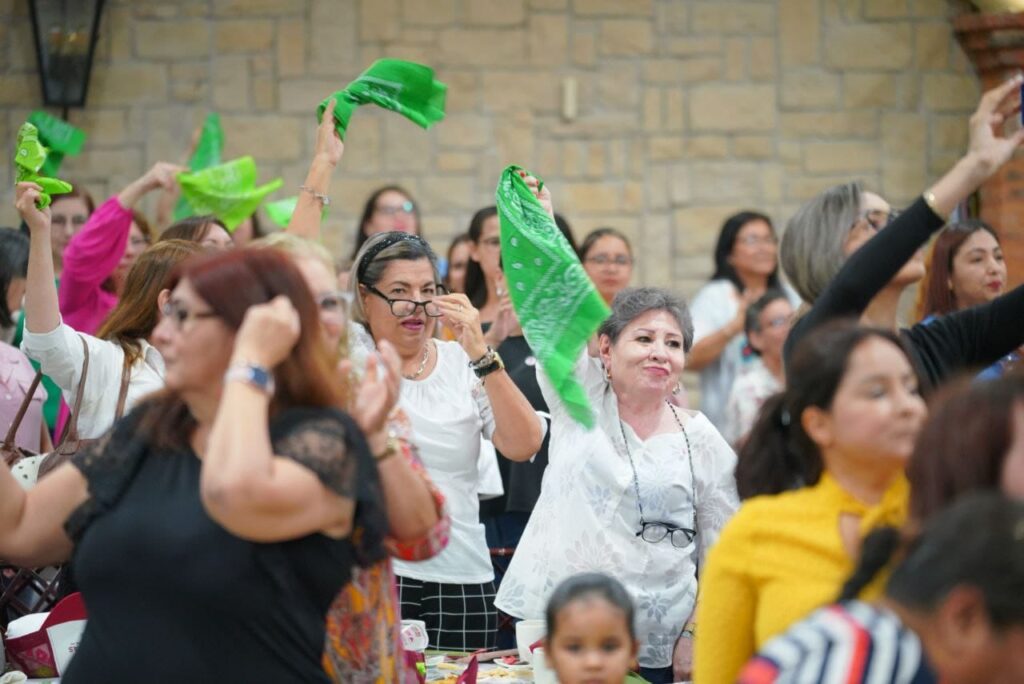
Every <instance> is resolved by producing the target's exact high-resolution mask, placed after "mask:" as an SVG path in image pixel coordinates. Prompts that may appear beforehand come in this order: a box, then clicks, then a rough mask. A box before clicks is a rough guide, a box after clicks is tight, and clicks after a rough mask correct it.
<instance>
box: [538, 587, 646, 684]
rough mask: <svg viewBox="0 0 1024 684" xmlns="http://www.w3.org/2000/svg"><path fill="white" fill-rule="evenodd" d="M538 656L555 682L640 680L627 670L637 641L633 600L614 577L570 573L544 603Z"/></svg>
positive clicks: (592, 683) (606, 683)
mask: <svg viewBox="0 0 1024 684" xmlns="http://www.w3.org/2000/svg"><path fill="white" fill-rule="evenodd" d="M546 618H547V636H546V637H545V639H544V657H545V659H546V661H547V664H548V666H549V667H550V668H551V669H553V670H554V671H555V674H556V675H557V676H558V681H559V683H560V684H584V683H585V684H622V683H623V682H641V681H643V680H642V679H639V678H638V677H637V676H636V675H633V674H631V673H630V665H632V664H633V663H634V662H635V660H636V655H637V651H638V650H639V647H640V644H639V642H638V641H637V639H636V633H635V631H634V628H633V601H632V600H631V599H630V597H629V594H628V593H627V592H626V590H625V588H623V586H622V585H621V584H620V583H619V582H618V581H617V580H615V579H613V578H611V577H608V576H607V575H602V574H600V573H585V574H581V575H574V576H573V577H570V578H568V579H567V580H565V581H564V582H562V583H561V584H560V585H558V587H557V588H556V589H555V591H554V593H553V594H552V595H551V598H550V599H549V600H548V606H547V614H546Z"/></svg>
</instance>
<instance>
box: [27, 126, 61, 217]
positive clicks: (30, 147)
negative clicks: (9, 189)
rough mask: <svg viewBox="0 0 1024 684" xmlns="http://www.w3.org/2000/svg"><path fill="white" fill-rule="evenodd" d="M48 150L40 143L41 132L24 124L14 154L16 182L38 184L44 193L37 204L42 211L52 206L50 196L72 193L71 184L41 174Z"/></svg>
mask: <svg viewBox="0 0 1024 684" xmlns="http://www.w3.org/2000/svg"><path fill="white" fill-rule="evenodd" d="M46 152H47V150H46V148H45V147H43V144H42V143H41V142H39V131H38V129H36V127H35V126H33V125H32V124H30V123H24V124H22V125H21V128H20V129H18V148H17V149H16V150H15V152H14V172H15V173H14V182H15V183H36V184H37V185H39V186H40V187H41V188H42V189H43V191H42V193H40V195H39V202H38V203H37V204H38V206H39V208H40V209H45V208H46V207H48V206H50V202H52V201H53V200H52V199H51V197H50V195H62V194H64V193H66V192H71V184H70V183H65V182H64V181H62V180H58V179H56V178H47V177H45V176H42V175H40V174H39V169H41V168H42V167H43V164H44V163H45V162H46Z"/></svg>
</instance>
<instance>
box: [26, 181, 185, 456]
mask: <svg viewBox="0 0 1024 684" xmlns="http://www.w3.org/2000/svg"><path fill="white" fill-rule="evenodd" d="M39 192H40V188H39V186H38V185H36V184H35V183H19V184H18V186H17V200H16V206H17V209H18V211H19V212H20V213H21V217H22V219H24V221H25V223H26V224H27V225H28V227H29V232H30V243H29V244H30V249H29V262H28V279H27V288H26V292H25V335H24V339H23V340H22V343H21V348H22V350H23V351H24V352H25V353H26V354H27V355H28V357H29V358H31V359H34V360H36V361H38V362H39V364H40V366H41V370H42V371H43V372H44V373H46V374H47V375H49V376H50V377H51V378H53V381H54V382H55V383H56V384H57V386H58V387H60V389H61V391H62V392H63V395H64V399H65V401H67V402H69V404H70V402H72V401H73V400H74V397H75V394H76V392H77V390H78V388H79V384H80V383H81V382H82V376H83V369H84V364H85V358H86V353H87V351H88V358H89V368H88V372H87V375H86V378H85V385H84V386H83V387H82V404H81V407H80V413H79V415H78V432H79V436H80V437H82V438H83V439H92V438H96V437H99V436H100V435H102V434H103V433H104V432H106V430H107V428H109V427H110V426H111V424H113V422H114V421H115V420H116V419H117V418H118V417H120V416H121V415H123V414H124V413H125V412H127V411H129V410H131V407H132V406H134V405H135V404H136V403H137V402H138V401H139V400H140V399H142V397H144V396H145V395H147V394H149V393H151V392H155V391H157V390H159V389H161V388H163V384H164V379H163V378H164V360H163V357H162V355H161V353H160V351H159V350H157V348H156V347H154V346H153V345H152V344H151V343H150V339H151V337H152V334H153V330H154V328H156V325H157V323H159V322H160V320H161V316H162V315H167V313H168V312H167V311H164V312H163V314H162V313H161V310H162V308H163V307H165V306H166V304H167V301H168V297H169V296H170V291H169V290H168V289H167V283H168V281H169V278H170V273H171V270H172V269H173V268H174V267H175V266H176V265H177V264H178V263H180V262H181V261H182V260H184V259H185V258H187V257H189V256H191V255H192V254H195V253H197V252H199V251H201V247H200V246H199V245H197V244H195V243H193V242H185V241H183V240H170V241H167V242H163V243H159V244H156V245H153V246H152V247H150V248H148V249H147V250H146V251H144V252H143V253H142V254H141V255H139V258H138V259H137V260H136V261H135V263H134V265H133V266H132V268H131V270H129V271H128V274H127V275H126V276H125V281H124V288H123V293H122V296H121V298H120V299H119V300H118V302H117V305H116V306H115V307H114V309H113V310H112V311H111V312H110V315H109V316H107V318H106V320H105V321H104V322H103V325H101V326H100V329H99V330H98V331H97V332H96V335H95V336H92V335H86V334H84V333H79V332H77V331H76V330H75V329H74V328H72V327H71V326H69V325H68V324H67V323H65V322H63V321H62V320H61V315H60V310H59V308H58V305H57V288H55V287H54V285H53V258H52V255H51V252H50V210H49V207H47V208H46V209H42V210H40V209H38V208H37V206H36V201H37V200H38V199H39ZM170 313H173V311H172V312H170Z"/></svg>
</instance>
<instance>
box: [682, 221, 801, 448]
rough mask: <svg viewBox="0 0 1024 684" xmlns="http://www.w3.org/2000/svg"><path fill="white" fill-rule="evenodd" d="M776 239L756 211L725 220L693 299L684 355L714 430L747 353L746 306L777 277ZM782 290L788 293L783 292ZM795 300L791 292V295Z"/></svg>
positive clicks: (722, 422) (776, 282) (779, 284)
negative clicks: (689, 342)
mask: <svg viewBox="0 0 1024 684" xmlns="http://www.w3.org/2000/svg"><path fill="white" fill-rule="evenodd" d="M777 245H778V238H777V237H776V235H775V228H774V227H773V226H772V221H771V219H770V218H768V217H767V216H766V215H764V214H761V213H758V212H756V211H741V212H740V213H738V214H734V215H732V216H730V217H729V218H727V219H726V220H725V223H723V224H722V230H721V231H720V232H719V234H718V242H717V243H716V245H715V256H714V261H715V271H714V273H713V274H712V275H711V279H710V281H709V282H708V283H707V284H706V285H705V286H704V287H702V288H701V289H700V290H699V291H698V292H697V294H696V296H694V298H693V305H692V307H691V308H692V310H693V332H694V342H693V351H692V352H690V355H689V356H688V357H687V359H686V363H687V366H688V368H689V370H691V371H700V410H701V411H702V412H703V413H704V415H706V416H707V417H708V419H709V420H710V421H711V423H712V424H713V425H715V427H717V428H718V429H719V430H722V429H724V427H725V406H726V403H727V401H728V399H729V392H730V390H731V389H732V385H733V382H735V380H736V376H737V375H739V373H740V372H741V371H742V370H743V368H744V367H745V365H746V364H748V363H749V362H750V361H752V360H753V359H752V357H751V356H750V355H749V354H746V353H745V346H746V345H745V342H744V335H743V325H744V321H745V320H746V310H747V307H748V306H749V305H750V304H751V303H753V302H755V301H756V300H757V299H758V298H759V297H761V295H763V294H764V293H765V292H766V291H767V290H768V289H769V288H771V289H777V290H783V291H784V292H786V290H785V289H784V288H785V286H784V285H783V284H782V282H781V281H780V280H779V262H778V247H777ZM787 294H789V293H788V292H787ZM792 300H793V301H794V306H795V305H796V304H795V301H796V296H795V295H793V296H792Z"/></svg>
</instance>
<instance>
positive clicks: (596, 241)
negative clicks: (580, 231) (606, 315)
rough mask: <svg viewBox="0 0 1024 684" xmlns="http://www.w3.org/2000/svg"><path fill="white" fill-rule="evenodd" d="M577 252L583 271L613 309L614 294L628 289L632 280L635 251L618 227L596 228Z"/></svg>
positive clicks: (584, 239)
mask: <svg viewBox="0 0 1024 684" xmlns="http://www.w3.org/2000/svg"><path fill="white" fill-rule="evenodd" d="M578 253H579V256H580V261H581V262H583V270H585V271H586V272H587V275H588V276H590V279H591V280H592V281H594V285H595V286H596V287H597V291H598V292H600V293H601V297H602V298H603V299H604V301H605V302H606V303H607V304H608V305H609V306H611V303H612V300H613V299H615V295H617V294H618V293H619V291H620V290H622V289H624V288H626V287H629V281H630V279H631V278H632V277H633V248H632V246H630V244H629V238H627V237H626V236H625V235H624V234H623V233H622V232H621V231H618V230H616V229H615V228H597V229H596V230H592V231H590V233H588V234H587V236H586V237H585V238H583V242H582V243H581V244H580V249H579V252H578Z"/></svg>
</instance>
